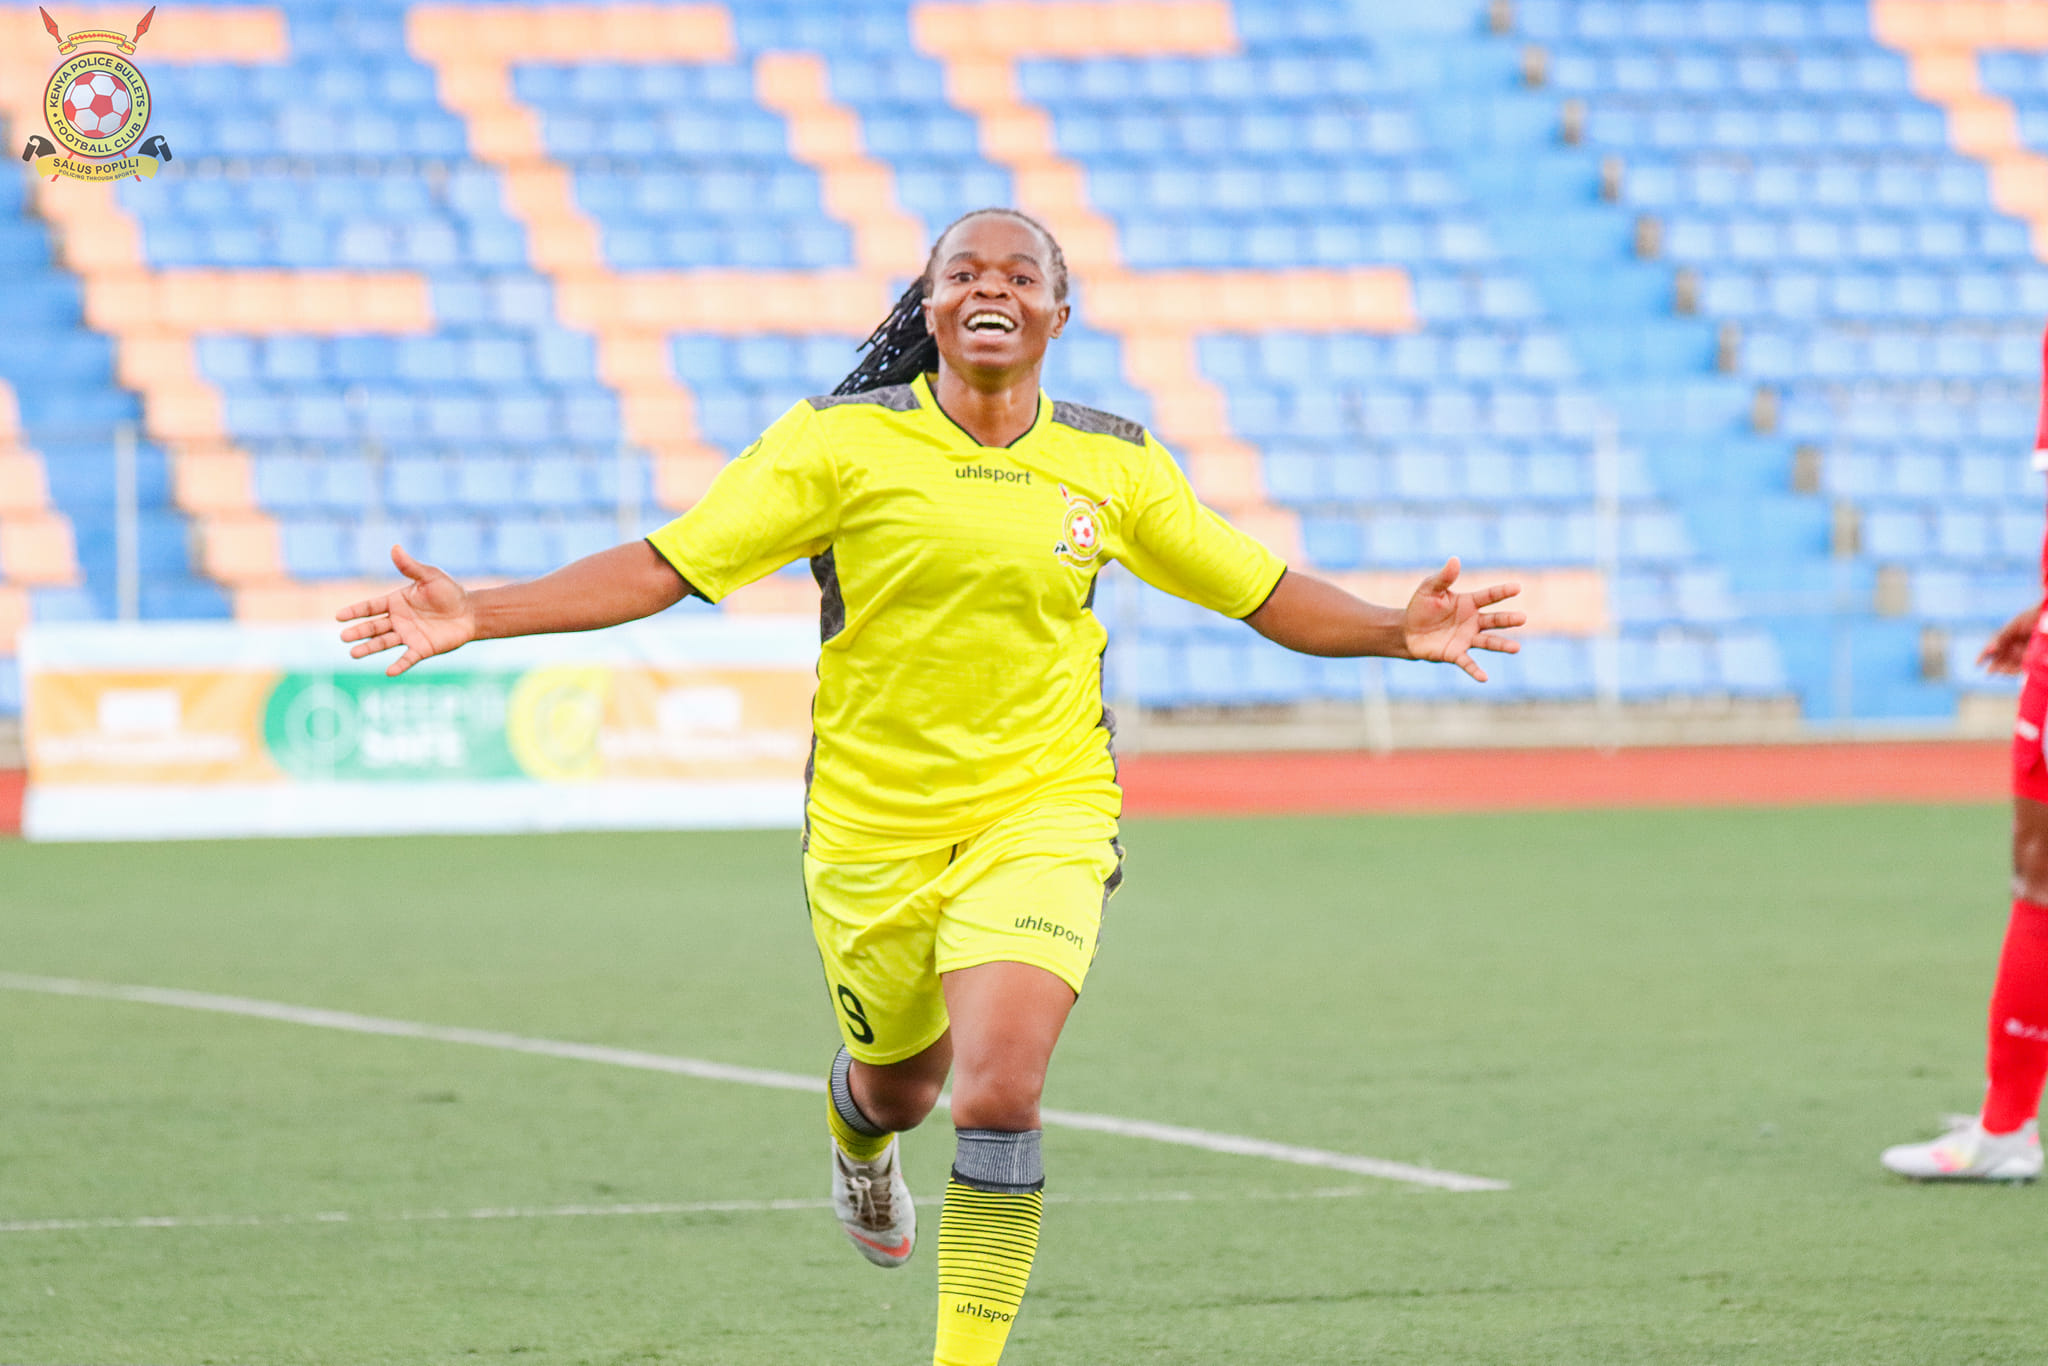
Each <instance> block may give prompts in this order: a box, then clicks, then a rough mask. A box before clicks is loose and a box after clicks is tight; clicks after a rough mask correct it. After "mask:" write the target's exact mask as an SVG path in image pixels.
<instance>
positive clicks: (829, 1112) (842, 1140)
mask: <svg viewBox="0 0 2048 1366" xmlns="http://www.w3.org/2000/svg"><path fill="white" fill-rule="evenodd" d="M825 1122H826V1123H827V1124H829V1125H831V1126H832V1138H833V1141H834V1142H836V1143H838V1144H839V1151H840V1152H842V1153H845V1154H846V1155H847V1156H848V1157H849V1158H852V1159H853V1160H854V1161H855V1162H872V1161H874V1160H875V1159H876V1158H878V1157H880V1156H881V1155H882V1150H883V1149H885V1148H887V1147H888V1146H889V1140H890V1139H892V1138H894V1137H896V1135H894V1134H864V1133H862V1132H861V1131H860V1130H858V1129H856V1128H854V1127H853V1126H852V1125H851V1124H848V1123H847V1122H846V1120H845V1119H844V1118H843V1117H842V1116H841V1115H840V1113H839V1107H838V1106H836V1105H834V1104H833V1103H832V1098H831V1097H830V1096H827V1097H826V1098H825Z"/></svg>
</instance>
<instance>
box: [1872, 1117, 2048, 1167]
mask: <svg viewBox="0 0 2048 1366" xmlns="http://www.w3.org/2000/svg"><path fill="white" fill-rule="evenodd" d="M1878 1160H1879V1161H1881V1162H1883V1163H1884V1167H1885V1170H1886V1171H1889V1172H1896V1173H1897V1174H1898V1175H1900V1176H1905V1177H1910V1178H1912V1179H1913V1180H1915V1181H2032V1180H2034V1179H2036V1178H2037V1177H2039V1176H2040V1175H2041V1129H2040V1126H2039V1125H2038V1124H2037V1123H2036V1122H2035V1121H2033V1120H2031V1119H2030V1120H2028V1121H2027V1122H2026V1123H2025V1124H2023V1125H2021V1126H2020V1127H2019V1128H2018V1129H2016V1130H2014V1131H2013V1132H2012V1133H2009V1134H1987V1133H1985V1132H1984V1126H1983V1124H1982V1123H1980V1122H1979V1121H1978V1119H1977V1117H1976V1116H1975V1115H1969V1116H1957V1117H1956V1121H1955V1127H1954V1128H1952V1129H1950V1130H1949V1131H1948V1132H1947V1133H1945V1134H1943V1135H1942V1136H1941V1137H1940V1138H1937V1139H1934V1140H1933V1141H1932V1142H1928V1143H1902V1144H1900V1145H1899V1146H1898V1147H1896V1148H1886V1149H1885V1150H1884V1156H1883V1157H1882V1158H1880V1159H1878Z"/></svg>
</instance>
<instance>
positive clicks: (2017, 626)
mask: <svg viewBox="0 0 2048 1366" xmlns="http://www.w3.org/2000/svg"><path fill="white" fill-rule="evenodd" d="M2040 620H2041V604H2040V603H2038V602H2037V603H2035V604H2034V605H2033V606H2032V607H2029V608H2028V609H2027V610H2026V611H2024V612H2022V613H2020V614H2019V615H2018V616H2016V617H2014V618H2013V619H2012V620H2011V621H2008V622H2007V623H2006V624H2005V625H2004V626H2001V627H2000V628H1999V630H1998V634H1997V635H1995V636H1993V637H1991V639H1990V640H1988V641H1986V642H1985V645H1984V652H1983V653H1982V654H1980V655H1978V656H1977V663H1979V664H1980V665H1982V666H1983V667H1984V670H1985V672H1987V673H1994V674H2016V673H2023V672H2025V670H2026V659H2027V642H2028V641H2030V640H2032V639H2033V638H2034V628H2035V626H2036V624H2037V623H2039V621H2040Z"/></svg>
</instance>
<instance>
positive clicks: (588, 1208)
mask: <svg viewBox="0 0 2048 1366" xmlns="http://www.w3.org/2000/svg"><path fill="white" fill-rule="evenodd" d="M1368 1189H1369V1188H1367V1187H1365V1186H1332V1187H1326V1188H1324V1189H1321V1190H1306V1191H1237V1192H1230V1193H1225V1194H1220V1195H1197V1194H1196V1193H1195V1192H1193V1191H1153V1192H1150V1193H1145V1194H1134V1195H1061V1194H1057V1193H1055V1194H1049V1195H1047V1196H1046V1202H1047V1203H1048V1204H1055V1205H1192V1204H1214V1203H1223V1202H1227V1203H1232V1204H1254V1205H1274V1204H1283V1203H1286V1202H1290V1201H1297V1200H1345V1199H1350V1198H1352V1197H1355V1196H1360V1195H1365V1194H1367V1193H1368ZM918 1199H919V1200H921V1201H927V1202H929V1203H930V1204H933V1205H937V1204H938V1203H940V1198H939V1197H938V1196H937V1195H928V1196H919V1197H918ZM830 1208H832V1202H831V1201H830V1200H694V1201H683V1202H676V1203H655V1202H648V1203H642V1204H636V1205H505V1206H491V1207H486V1208H483V1209H459V1210H458V1209H421V1210H400V1211H398V1212H396V1213H391V1214H350V1213H348V1212H346V1211H344V1210H323V1211H321V1212H320V1213H318V1214H151V1215H142V1216H140V1217H137V1218H128V1219H124V1218H119V1217H114V1218H100V1219H9V1220H0V1234H8V1233H91V1232H98V1231H101V1230H107V1229H153V1228H289V1227H291V1226H293V1225H304V1224H460V1223H482V1222H488V1221H491V1220H501V1219H618V1218H633V1217H640V1218H644V1217H647V1216H649V1215H687V1214H780V1213H783V1212H785V1211H789V1210H827V1209H830Z"/></svg>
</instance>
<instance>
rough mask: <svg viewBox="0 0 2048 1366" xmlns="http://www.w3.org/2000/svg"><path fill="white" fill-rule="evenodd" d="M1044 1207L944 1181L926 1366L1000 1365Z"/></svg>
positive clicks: (1029, 1194)
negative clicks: (932, 1344)
mask: <svg viewBox="0 0 2048 1366" xmlns="http://www.w3.org/2000/svg"><path fill="white" fill-rule="evenodd" d="M1044 1209H1045V1196H1044V1195H1043V1194H1042V1193H1041V1192H1039V1191H1035V1190H1034V1191H1020V1192H1017V1193H1014V1194H1013V1193H1010V1192H1006V1191H984V1190H976V1189H974V1188H973V1187H971V1186H965V1185H962V1184H961V1183H960V1182H959V1181H957V1180H955V1181H949V1182H947V1183H946V1206H945V1209H944V1210H943V1211H942V1212H941V1214H940V1216H939V1342H938V1347H937V1349H936V1350H935V1351H934V1352H933V1354H932V1363H933V1366H994V1363H995V1362H996V1361H998V1360H1000V1359H1001V1357H1002V1355H1003V1344H1004V1343H1005V1342H1007V1341H1008V1340H1009V1337H1010V1325H1011V1324H1012V1323H1014V1322H1016V1319H1017V1307H1018V1306H1019V1305H1020V1304H1022V1303H1023V1302H1024V1285H1025V1283H1026V1282H1027V1281H1029V1280H1030V1279H1031V1258H1032V1256H1033V1254H1034V1253H1036V1252H1037V1251H1038V1223H1039V1217H1040V1215H1041V1214H1042V1213H1043V1211H1044Z"/></svg>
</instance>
